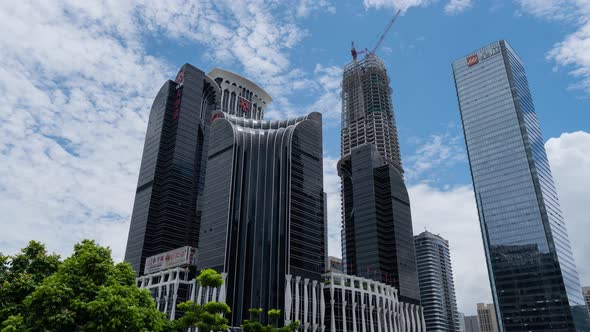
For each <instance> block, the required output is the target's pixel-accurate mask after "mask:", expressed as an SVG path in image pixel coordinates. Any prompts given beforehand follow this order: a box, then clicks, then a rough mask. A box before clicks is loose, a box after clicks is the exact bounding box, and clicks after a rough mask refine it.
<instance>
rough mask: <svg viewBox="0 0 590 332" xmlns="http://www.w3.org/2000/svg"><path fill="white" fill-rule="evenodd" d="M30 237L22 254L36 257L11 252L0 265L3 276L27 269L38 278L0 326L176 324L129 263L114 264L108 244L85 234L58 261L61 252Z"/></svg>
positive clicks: (139, 327)
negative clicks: (138, 282) (50, 251)
mask: <svg viewBox="0 0 590 332" xmlns="http://www.w3.org/2000/svg"><path fill="white" fill-rule="evenodd" d="M32 243H33V244H34V245H33V248H30V247H31V244H30V245H29V247H27V248H25V249H23V251H22V254H21V255H25V257H26V256H27V255H29V256H33V257H37V259H32V260H31V259H28V260H24V259H23V260H15V258H12V259H11V263H10V265H8V266H7V265H6V264H2V269H0V277H3V276H4V275H10V274H14V273H16V272H17V271H22V270H23V269H24V270H26V271H28V272H29V273H28V274H25V275H27V278H30V280H32V281H37V282H38V285H37V286H35V287H34V288H33V289H32V290H31V289H29V290H31V292H29V293H28V294H26V295H25V296H24V299H17V298H14V300H12V301H14V302H12V303H11V305H14V306H17V307H18V306H20V307H19V309H18V310H16V311H13V312H11V316H9V317H7V318H5V319H3V323H2V328H3V329H2V332H8V331H104V332H107V331H172V330H173V326H172V322H170V321H169V320H168V319H167V318H166V317H165V315H164V314H163V313H160V312H159V311H158V310H157V308H156V306H155V301H154V300H153V298H152V297H151V295H150V294H149V292H148V291H147V290H141V289H139V288H138V287H137V285H136V284H135V272H134V271H133V269H132V268H131V266H130V265H129V264H128V263H118V264H114V262H113V260H112V258H111V251H110V249H108V248H104V247H101V246H99V245H97V244H96V243H95V242H94V241H90V240H84V241H82V242H81V243H78V244H76V245H75V246H74V253H73V254H72V256H70V257H69V258H67V259H65V260H64V261H63V262H62V263H61V264H60V263H59V258H58V257H56V256H47V255H46V254H43V253H44V250H45V248H44V247H43V246H42V245H40V244H38V243H36V242H32ZM39 245H40V246H39ZM35 248H36V249H35ZM41 248H42V249H43V250H40V249H41ZM35 253H37V254H35ZM15 257H16V256H15ZM5 261H6V259H4V258H2V261H0V262H5ZM27 262H28V264H27ZM27 269H28V270H27ZM6 271H8V272H6ZM33 285H34V284H33ZM3 304H4V303H3ZM3 307H4V305H3Z"/></svg>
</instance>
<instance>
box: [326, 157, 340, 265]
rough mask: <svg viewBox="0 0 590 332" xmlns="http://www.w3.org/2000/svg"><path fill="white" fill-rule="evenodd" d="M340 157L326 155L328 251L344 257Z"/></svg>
mask: <svg viewBox="0 0 590 332" xmlns="http://www.w3.org/2000/svg"><path fill="white" fill-rule="evenodd" d="M338 160H339V158H334V157H331V156H327V155H325V156H324V191H325V192H326V195H327V203H328V253H329V254H330V255H331V256H336V257H342V249H341V246H340V244H341V239H340V230H341V229H342V218H341V217H340V177H339V176H338V171H337V169H336V164H337V163H338Z"/></svg>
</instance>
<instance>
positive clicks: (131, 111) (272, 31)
mask: <svg viewBox="0 0 590 332" xmlns="http://www.w3.org/2000/svg"><path fill="white" fill-rule="evenodd" d="M467 2H468V1H458V0H451V1H450V2H449V3H448V4H447V6H450V5H451V3H455V4H459V3H467ZM522 2H523V8H529V7H525V6H527V5H525V3H524V2H525V1H522ZM364 3H365V6H366V7H374V8H383V7H388V8H389V7H391V6H392V5H393V6H395V7H399V8H404V9H408V8H410V7H412V6H425V5H428V4H430V3H432V2H431V1H422V0H408V1H403V0H400V1H385V0H365V2H364ZM530 3H532V1H531V2H530ZM545 3H548V4H550V5H554V3H556V2H554V1H553V2H552V1H549V0H545ZM568 3H570V4H574V5H576V6H577V7H575V8H582V7H581V5H579V6H578V5H577V4H583V1H578V2H575V1H571V2H568ZM548 6H549V5H548ZM237 8H238V9H240V10H238V9H237ZM543 8H544V9H543V10H539V11H535V12H534V13H535V15H539V16H545V15H546V14H544V13H546V12H548V11H549V10H548V9H546V8H550V7H543ZM275 10H276V11H278V12H279V13H281V16H280V19H278V18H277V15H276V14H275V13H274V11H275ZM577 10H581V9H577ZM334 11H335V9H334V6H332V5H331V4H330V2H328V1H319V2H318V1H303V2H301V3H300V5H299V6H298V7H296V8H295V10H289V8H285V6H284V5H281V4H279V3H278V2H276V1H268V2H265V1H242V2H239V3H237V4H236V2H235V1H229V0H224V1H215V2H213V1H204V2H198V3H197V2H192V1H182V0H179V1H169V2H134V3H131V2H127V1H104V2H80V1H74V0H63V1H52V2H51V3H50V2H36V1H18V2H0V116H1V117H2V119H3V121H2V122H0V137H1V138H2V139H1V140H0V165H2V166H3V167H0V210H1V211H3V213H2V217H1V224H2V227H3V230H2V235H1V236H0V251H3V252H7V253H10V252H15V251H16V250H18V249H19V248H21V247H23V246H24V245H26V243H27V242H28V241H29V240H31V239H37V240H40V241H43V242H45V243H46V244H47V245H48V248H49V249H50V250H54V251H57V252H59V253H61V254H63V255H68V254H69V253H70V252H71V249H72V246H73V244H74V243H75V242H78V241H80V240H82V239H84V238H94V239H96V240H97V241H98V242H100V243H101V244H103V245H108V246H110V247H111V248H112V249H113V254H114V257H115V259H116V260H122V258H123V254H124V249H125V244H126V241H127V233H128V227H129V217H130V212H131V208H132V205H133V198H134V189H135V186H136V183H137V175H138V171H139V160H140V157H141V147H142V145H143V141H144V135H145V129H146V126H147V116H148V111H149V108H150V105H151V103H152V101H153V97H154V94H155V92H156V91H157V90H158V89H159V86H160V85H161V84H162V83H163V82H164V81H165V80H166V79H169V78H171V77H173V75H174V73H175V71H176V70H177V68H173V66H172V64H170V63H169V62H168V61H167V60H166V59H163V58H162V57H158V56H154V55H150V54H149V52H148V51H147V47H146V45H145V44H144V37H145V35H150V34H152V35H166V36H168V37H170V38H178V40H182V41H183V42H187V41H188V42H191V43H198V44H199V45H203V47H205V48H206V49H207V50H211V52H210V53H209V55H208V56H209V57H211V59H216V61H219V62H221V63H222V64H237V66H238V67H240V68H242V69H243V71H244V75H245V76H248V77H251V78H252V79H253V80H255V81H257V82H258V83H260V84H261V85H262V86H264V87H265V89H266V90H268V91H269V92H270V93H271V94H272V95H273V96H278V97H277V98H276V104H275V105H273V109H271V110H269V114H268V115H269V117H273V116H274V117H278V116H280V117H284V116H290V115H294V114H300V113H301V112H308V111H309V110H318V111H321V112H322V113H323V114H324V121H325V122H326V123H328V124H329V125H333V124H335V123H339V122H338V121H339V114H340V78H341V73H342V71H341V70H342V69H341V67H338V66H333V65H326V64H317V65H316V66H315V68H314V70H313V71H312V72H306V71H304V70H302V69H300V68H296V67H295V66H294V65H293V64H292V61H291V58H290V56H289V55H290V52H291V50H292V49H293V48H294V47H296V45H298V44H299V43H301V42H302V40H304V38H306V36H308V35H309V31H307V30H306V29H305V28H303V27H301V26H300V25H299V24H298V20H299V19H300V18H302V17H307V16H313V15H314V13H318V12H326V13H328V14H331V13H333V12H334ZM244 13H247V14H248V15H245V14H244ZM227 16H229V17H231V18H232V20H231V22H232V23H231V24H226V21H227V20H225V17H227ZM246 16H248V17H253V19H249V20H246V19H245V18H244V17H246ZM575 24H578V26H579V27H580V28H579V30H578V31H577V32H575V33H573V34H571V35H570V36H568V37H566V38H565V39H564V41H563V42H561V43H559V44H557V45H556V46H555V48H554V49H553V50H552V51H550V52H549V53H548V57H549V59H550V60H551V61H555V62H556V64H558V65H560V66H567V67H568V68H570V67H571V68H572V75H576V77H579V79H580V81H581V82H582V83H581V84H583V85H584V86H585V87H586V88H590V81H588V79H589V77H590V69H589V68H590V53H588V52H589V51H588V50H590V45H588V40H589V36H590V31H589V30H588V29H589V28H588V22H587V21H586V22H578V23H575ZM212 39H215V42H213V41H211V40H212ZM204 53H206V52H204ZM304 88H305V89H310V90H312V91H313V92H314V98H312V99H313V100H312V101H311V102H310V103H309V105H306V106H305V107H301V106H296V105H293V104H292V103H291V102H290V101H289V97H290V96H291V95H292V94H293V93H296V92H298V91H302V89H304ZM589 91H590V90H589ZM278 110H281V113H280V114H279V112H278ZM589 137H590V134H588V133H585V132H576V133H569V134H568V133H565V134H563V135H561V136H560V137H557V138H551V139H550V140H549V141H548V142H547V144H546V147H547V151H548V155H549V159H550V162H551V166H552V168H553V173H554V177H555V180H556V183H557V187H558V190H559V194H560V197H561V203H562V207H563V210H564V214H565V216H566V220H567V222H568V225H569V232H570V235H571V239H572V244H573V248H574V254H575V258H576V261H577V263H578V268H579V270H580V272H581V275H582V277H583V281H584V282H585V283H587V284H589V283H590V268H588V264H587V262H585V261H584V259H585V258H586V257H590V247H589V246H588V244H587V243H586V242H585V239H584V235H585V234H587V229H588V226H587V225H588V215H590V214H589V213H588V210H587V207H586V205H587V203H586V202H587V199H585V198H587V190H588V189H587V188H590V175H589V174H588V171H587V170H588V169H590V160H589V159H588V156H590V151H588V147H590V138H589ZM423 143H424V144H423V146H422V150H420V149H418V151H417V153H416V154H415V155H414V156H412V157H410V158H408V160H406V162H408V166H407V167H406V168H408V174H412V172H424V171H426V170H432V169H436V168H437V167H440V168H444V167H448V166H449V165H450V164H449V163H452V162H453V161H455V160H457V158H461V155H462V152H461V151H462V147H461V144H462V140H459V142H457V141H456V138H455V137H453V136H449V135H432V136H430V137H428V138H426V140H425V141H424V142H423ZM412 158H414V159H412ZM463 158H464V155H463ZM337 160H338V157H337V156H331V155H329V154H326V156H325V159H324V172H325V174H324V183H325V191H326V192H327V193H328V195H329V200H328V213H329V236H330V240H331V241H330V253H331V254H335V255H339V253H340V242H339V238H340V228H339V227H340V199H339V194H340V181H339V178H338V176H337V174H336V169H335V167H336V162H337ZM420 174H422V173H420ZM417 178H418V176H417ZM105 184H108V185H105ZM409 191H410V195H411V201H412V212H413V217H414V231H415V233H418V232H420V231H421V230H422V229H423V227H424V226H426V227H428V229H429V230H431V231H432V232H434V233H440V234H441V235H442V236H443V237H445V238H447V239H449V240H450V241H451V254H452V255H453V267H454V269H455V278H456V279H455V283H456V286H457V293H458V300H459V305H460V309H461V310H463V311H466V312H473V311H474V308H472V307H473V306H474V305H475V303H476V302H479V301H485V300H486V299H487V301H489V300H490V298H489V282H488V280H487V271H486V270H485V264H484V262H483V261H481V259H482V257H481V255H482V253H483V251H482V249H481V235H480V233H479V226H478V220H477V214H476V212H475V210H474V209H475V205H474V201H473V197H472V196H473V195H472V192H471V186H470V184H464V185H457V186H454V187H451V188H448V189H445V190H442V189H440V188H437V187H435V186H433V185H431V184H428V183H419V184H416V185H412V186H410V187H409ZM586 259H587V258H586ZM474 264H475V265H474ZM473 266H477V270H474V268H473Z"/></svg>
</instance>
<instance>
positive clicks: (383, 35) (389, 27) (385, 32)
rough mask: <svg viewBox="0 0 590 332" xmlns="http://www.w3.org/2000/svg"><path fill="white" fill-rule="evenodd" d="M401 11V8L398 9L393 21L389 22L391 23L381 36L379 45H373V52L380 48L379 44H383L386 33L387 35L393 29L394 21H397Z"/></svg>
mask: <svg viewBox="0 0 590 332" xmlns="http://www.w3.org/2000/svg"><path fill="white" fill-rule="evenodd" d="M401 12H402V11H401V9H400V10H398V11H397V13H396V14H395V16H394V17H393V18H392V19H391V21H390V22H389V25H388V26H387V29H385V31H384V32H383V34H382V35H381V38H379V41H378V42H377V45H375V47H373V49H372V50H371V54H375V51H377V49H378V48H379V46H381V43H382V42H383V39H385V35H387V33H388V32H389V30H391V27H392V26H393V23H394V22H395V20H396V19H397V17H398V16H399V14H400V13H401Z"/></svg>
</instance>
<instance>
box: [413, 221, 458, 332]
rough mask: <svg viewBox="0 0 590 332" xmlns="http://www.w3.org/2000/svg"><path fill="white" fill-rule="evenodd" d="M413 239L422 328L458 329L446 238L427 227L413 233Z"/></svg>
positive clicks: (441, 331)
mask: <svg viewBox="0 0 590 332" xmlns="http://www.w3.org/2000/svg"><path fill="white" fill-rule="evenodd" d="M414 241H415V244H416V262H417V264H418V277H419V285H420V301H421V305H422V308H423V309H424V320H425V321H426V329H427V330H428V331H432V332H437V331H440V332H443V331H444V332H447V331H453V332H454V331H459V330H460V323H459V312H458V311H457V301H456V298H455V283H454V281H453V269H452V267H451V253H450V251H449V241H447V240H445V239H443V238H442V237H441V236H439V235H435V234H432V233H430V232H429V231H424V232H422V233H421V234H419V235H416V236H415V237H414Z"/></svg>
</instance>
